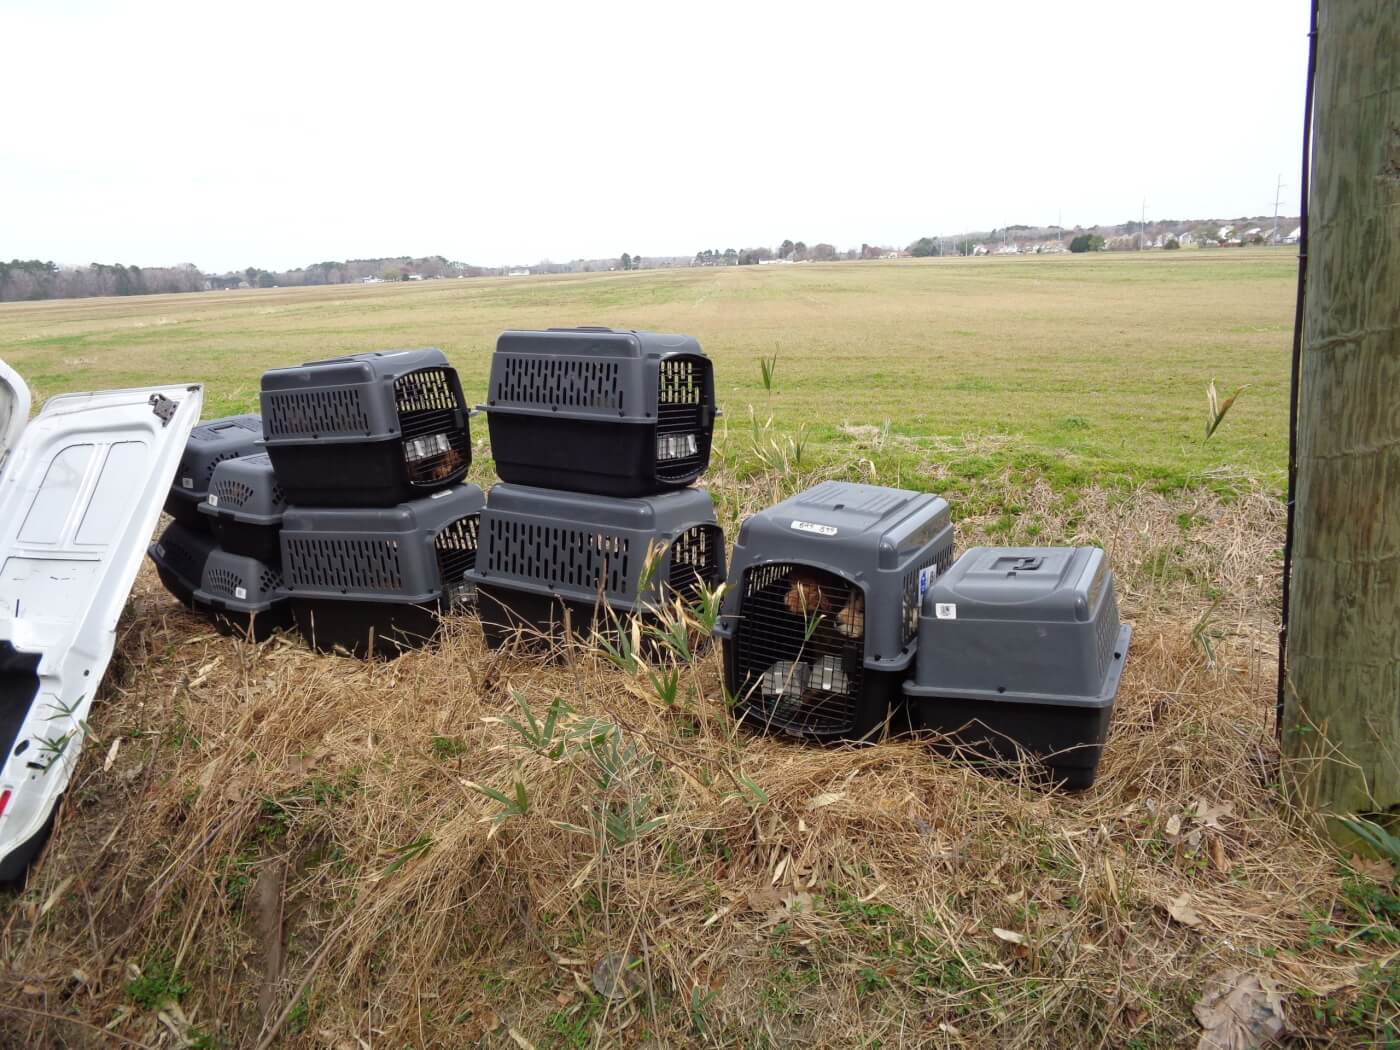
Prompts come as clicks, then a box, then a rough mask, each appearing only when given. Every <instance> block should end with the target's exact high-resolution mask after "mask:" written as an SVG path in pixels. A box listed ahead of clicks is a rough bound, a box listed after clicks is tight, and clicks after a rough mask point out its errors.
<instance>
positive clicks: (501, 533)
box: [471, 482, 724, 647]
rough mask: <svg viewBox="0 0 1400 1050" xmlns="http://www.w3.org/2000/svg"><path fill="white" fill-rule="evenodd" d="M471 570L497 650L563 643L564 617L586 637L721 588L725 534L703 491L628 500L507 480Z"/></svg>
mask: <svg viewBox="0 0 1400 1050" xmlns="http://www.w3.org/2000/svg"><path fill="white" fill-rule="evenodd" d="M649 559H650V562H649ZM471 577H472V579H473V581H475V583H476V590H477V612H478V615H479V616H480V617H481V623H482V628H483V631H484V632H485V635H486V640H487V642H488V643H490V644H491V645H492V646H493V647H500V646H502V645H505V644H507V643H508V642H511V641H513V640H517V639H519V640H523V641H527V642H528V641H536V642H538V641H545V642H553V641H557V640H559V639H560V638H561V637H562V636H563V630H562V629H563V627H564V625H565V623H566V622H567V623H568V624H569V625H570V626H571V627H572V629H573V632H574V634H575V635H577V636H580V637H586V636H587V635H588V634H590V633H591V632H592V631H593V630H594V629H595V628H597V629H599V630H608V629H610V628H612V627H614V626H616V624H618V623H620V622H622V621H624V620H626V619H627V618H628V617H629V616H630V615H631V614H633V613H640V614H643V615H648V616H654V615H655V614H656V613H657V610H658V607H659V606H660V605H661V604H663V603H664V604H668V605H669V604H670V603H672V602H674V601H675V600H677V599H679V600H680V601H682V602H684V603H685V604H686V605H691V604H693V603H694V602H695V601H696V600H697V599H698V598H699V597H700V596H701V594H702V593H704V592H705V591H706V590H712V589H714V588H715V587H718V586H719V584H720V583H721V582H722V581H723V579H724V532H723V531H722V530H721V529H720V527H719V524H718V523H717V521H716V519H715V510H714V503H713V502H712V501H711V499H710V495H709V493H707V492H705V491H704V490H703V489H682V490H681V491H679V492H667V493H662V494H660V495H654V496H639V497H633V498H623V497H615V496H589V495H582V494H579V493H573V492H560V491H557V490H553V489H538V488H531V487H529V486H524V485H512V484H509V483H506V482H502V483H501V484H499V485H497V486H495V487H494V488H493V489H492V490H491V495H490V497H489V498H488V500H487V502H486V509H485V510H484V511H482V514H481V550H480V554H479V556H478V558H477V563H476V569H475V570H474V571H473V572H472V574H471ZM566 613H567V619H566Z"/></svg>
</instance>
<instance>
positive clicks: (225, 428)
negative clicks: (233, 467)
mask: <svg viewBox="0 0 1400 1050" xmlns="http://www.w3.org/2000/svg"><path fill="white" fill-rule="evenodd" d="M260 440H262V420H260V419H259V418H258V417H257V416H226V417H224V418H223V419H211V420H210V421H209V422H208V423H201V424H199V426H197V427H195V428H194V429H193V430H192V431H190V439H189V441H187V442H186V443H185V454H184V455H183V456H181V457H180V466H179V468H178V469H177V470H176V471H175V482H174V484H172V485H171V486H170V495H169V496H168V497H167V498H166V500H165V512H166V513H167V514H169V515H170V516H171V517H172V518H174V519H175V520H176V521H178V522H179V523H180V524H181V525H184V526H186V527H188V528H191V529H198V530H200V531H208V529H209V520H208V519H207V518H204V517H202V516H201V515H200V513H199V505H200V503H202V502H203V501H204V497H205V496H207V495H208V494H209V483H210V482H211V481H213V479H214V470H215V468H217V467H218V465H219V464H220V463H223V462H225V461H227V460H230V459H237V458H239V457H240V456H253V455H257V454H258V453H259V452H261V451H262V450H261V449H260V448H259V447H258V442H259V441H260Z"/></svg>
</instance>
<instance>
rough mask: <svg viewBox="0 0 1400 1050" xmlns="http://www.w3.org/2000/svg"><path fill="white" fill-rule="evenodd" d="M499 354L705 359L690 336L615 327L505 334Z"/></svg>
mask: <svg viewBox="0 0 1400 1050" xmlns="http://www.w3.org/2000/svg"><path fill="white" fill-rule="evenodd" d="M496 352H497V353H498V354H536V355H544V356H557V357H574V356H579V355H588V356H593V357H630V358H643V357H664V356H666V355H668V354H695V355H698V356H702V357H703V356H704V353H705V352H704V351H703V350H701V349H700V341H699V340H698V339H696V338H695V337H694V336H690V335H675V334H670V333H665V332H640V331H635V330H629V329H616V328H588V327H585V328H549V329H546V330H545V331H542V332H530V331H516V330H511V331H506V332H502V333H501V334H500V336H499V337H498V338H497V339H496Z"/></svg>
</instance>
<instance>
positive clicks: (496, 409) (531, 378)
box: [484, 328, 715, 496]
mask: <svg viewBox="0 0 1400 1050" xmlns="http://www.w3.org/2000/svg"><path fill="white" fill-rule="evenodd" d="M487 398H488V400H487V403H486V405H485V406H484V407H485V409H486V413H487V417H486V418H487V423H488V425H489V427H490V431H491V454H492V456H493V457H494V459H495V461H496V472H497V474H499V475H500V477H501V480H502V481H509V482H514V483H517V484H521V485H538V486H541V487H544V488H552V489H568V490H570V491H573V492H592V493H597V494H599V495H605V496H649V495H653V494H655V493H659V492H665V491H667V490H669V489H676V488H684V487H685V486H687V485H689V484H691V483H692V482H693V481H695V480H696V479H697V478H698V477H700V475H701V474H703V473H704V471H705V468H706V467H707V466H708V465H709V462H710V438H711V435H712V433H713V431H714V421H715V387H714V376H713V374H712V370H711V366H710V359H709V358H707V357H706V356H705V354H704V352H703V351H702V350H701V349H700V344H699V343H698V342H696V340H695V339H693V338H691V337H690V336H687V335H659V334H657V333H655V332H620V331H613V330H612V329H610V328H552V329H550V330H549V331H546V332H502V333H501V336H500V338H499V339H497V340H496V353H495V354H494V355H493V356H492V358H491V384H490V388H489V393H488V395H487Z"/></svg>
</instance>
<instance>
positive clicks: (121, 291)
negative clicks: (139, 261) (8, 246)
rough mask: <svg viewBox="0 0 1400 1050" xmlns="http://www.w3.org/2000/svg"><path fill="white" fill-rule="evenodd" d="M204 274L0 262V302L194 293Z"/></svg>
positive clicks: (101, 265)
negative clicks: (95, 296) (94, 296)
mask: <svg viewBox="0 0 1400 1050" xmlns="http://www.w3.org/2000/svg"><path fill="white" fill-rule="evenodd" d="M204 286H205V285H204V274H202V273H200V272H199V270H198V269H197V268H195V267H194V266H147V267H145V268H142V267H140V266H124V265H123V264H121V263H111V264H107V263H92V264H90V265H88V266H80V267H66V266H59V265H58V264H56V263H54V262H52V261H48V262H46V261H44V260H41V259H11V260H10V261H9V262H0V302H6V303H8V302H20V301H23V300H28V299H80V298H85V297H88V296H93V295H155V294H166V293H170V292H195V291H200V290H202V289H203V288H204Z"/></svg>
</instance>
